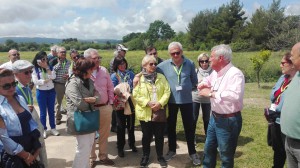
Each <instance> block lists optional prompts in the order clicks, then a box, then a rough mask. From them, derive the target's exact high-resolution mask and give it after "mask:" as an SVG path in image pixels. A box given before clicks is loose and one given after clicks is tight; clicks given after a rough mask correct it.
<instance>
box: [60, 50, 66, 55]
mask: <svg viewBox="0 0 300 168" xmlns="http://www.w3.org/2000/svg"><path fill="white" fill-rule="evenodd" d="M59 53H61V54H65V53H67V51H60V52H59Z"/></svg>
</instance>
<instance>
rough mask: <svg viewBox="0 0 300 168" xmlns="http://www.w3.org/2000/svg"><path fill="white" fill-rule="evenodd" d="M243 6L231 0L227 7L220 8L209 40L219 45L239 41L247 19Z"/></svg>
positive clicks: (211, 27)
mask: <svg viewBox="0 0 300 168" xmlns="http://www.w3.org/2000/svg"><path fill="white" fill-rule="evenodd" d="M242 9H243V5H242V4H240V1H239V0H231V2H230V3H229V4H227V5H223V6H221V7H220V8H219V10H218V13H217V16H216V17H215V18H214V20H213V21H212V24H210V26H209V29H210V31H209V33H208V38H210V39H212V40H214V41H215V42H217V43H225V44H230V43H231V42H232V41H234V40H235V39H238V37H239V33H240V31H241V29H243V26H244V23H245V20H246V19H247V18H246V17H243V15H244V14H245V12H244V11H243V10H242Z"/></svg>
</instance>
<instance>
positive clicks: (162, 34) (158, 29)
mask: <svg viewBox="0 0 300 168" xmlns="http://www.w3.org/2000/svg"><path fill="white" fill-rule="evenodd" d="M146 35H147V39H149V43H150V45H153V44H154V43H155V42H156V41H157V40H170V39H172V38H173V37H174V36H175V31H174V30H173V29H172V28H171V26H170V25H169V24H168V23H164V22H163V21H161V20H156V21H154V22H153V23H150V26H149V29H148V30H147V32H146Z"/></svg>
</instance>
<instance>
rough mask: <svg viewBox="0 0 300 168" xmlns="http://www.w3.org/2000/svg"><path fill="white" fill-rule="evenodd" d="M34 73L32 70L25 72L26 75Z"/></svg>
mask: <svg viewBox="0 0 300 168" xmlns="http://www.w3.org/2000/svg"><path fill="white" fill-rule="evenodd" d="M32 72H33V71H32V70H27V71H24V74H25V75H28V74H32Z"/></svg>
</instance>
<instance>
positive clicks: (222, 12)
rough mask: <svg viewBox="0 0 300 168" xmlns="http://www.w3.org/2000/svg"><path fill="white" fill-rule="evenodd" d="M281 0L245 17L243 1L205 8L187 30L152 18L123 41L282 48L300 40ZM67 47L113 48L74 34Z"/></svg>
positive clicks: (32, 47)
mask: <svg viewBox="0 0 300 168" xmlns="http://www.w3.org/2000/svg"><path fill="white" fill-rule="evenodd" d="M280 3H281V0H273V1H272V3H271V4H270V5H269V6H268V8H264V7H260V8H258V9H257V10H256V11H255V12H254V13H253V14H252V16H251V17H249V18H247V17H245V12H244V11H243V4H242V3H241V2H240V1H239V0H231V1H230V2H229V3H227V4H223V5H222V6H220V7H219V8H218V9H206V10H203V11H200V12H198V13H197V14H196V16H195V17H194V18H192V20H191V21H190V23H189V24H188V26H187V32H186V33H185V32H178V33H175V31H174V30H173V29H172V27H171V26H170V25H169V24H168V23H164V22H163V21H162V20H156V21H154V22H153V23H150V25H149V28H148V30H147V31H146V32H132V33H130V34H127V35H125V36H124V37H123V38H122V40H123V43H124V44H125V45H126V46H127V47H129V48H130V50H143V49H145V48H146V47H147V46H150V45H153V46H155V47H156V48H157V49H158V50H166V49H167V47H168V44H169V43H170V41H179V42H181V43H182V44H183V46H184V47H185V50H210V49H211V47H213V46H214V45H217V44H221V43H224V44H230V45H231V47H232V49H233V51H257V50H272V51H278V50H284V49H290V48H291V46H292V45H293V44H295V43H296V42H298V41H300V16H299V15H288V16H286V15H285V14H284V11H285V7H281V5H280ZM59 45H61V46H64V47H65V48H66V49H67V50H69V49H71V48H74V49H77V50H85V49H87V48H90V47H92V48H95V49H103V50H107V49H114V48H115V45H116V44H115V43H111V42H110V41H107V42H106V43H97V42H83V41H79V40H78V39H77V38H67V39H62V43H61V44H59ZM49 47H50V44H37V43H35V42H29V43H16V42H14V41H13V40H6V42H5V43H4V44H0V51H8V50H9V49H10V48H15V49H18V50H20V51H36V50H49Z"/></svg>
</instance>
